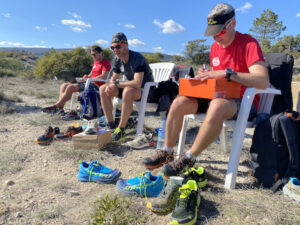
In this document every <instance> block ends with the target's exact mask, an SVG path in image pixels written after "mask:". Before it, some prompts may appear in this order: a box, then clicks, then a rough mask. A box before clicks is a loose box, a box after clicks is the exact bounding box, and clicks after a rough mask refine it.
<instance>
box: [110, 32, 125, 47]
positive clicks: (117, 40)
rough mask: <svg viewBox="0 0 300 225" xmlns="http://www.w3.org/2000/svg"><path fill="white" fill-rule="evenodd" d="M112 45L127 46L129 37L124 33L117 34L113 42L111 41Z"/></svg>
mask: <svg viewBox="0 0 300 225" xmlns="http://www.w3.org/2000/svg"><path fill="white" fill-rule="evenodd" d="M111 43H124V44H127V37H126V36H125V34H124V33H122V32H118V33H115V34H114V36H113V38H112V40H111Z"/></svg>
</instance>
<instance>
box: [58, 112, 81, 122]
mask: <svg viewBox="0 0 300 225" xmlns="http://www.w3.org/2000/svg"><path fill="white" fill-rule="evenodd" d="M61 118H62V119H63V120H66V121H71V120H79V119H80V116H79V115H78V114H77V112H76V111H73V110H70V111H69V112H67V113H64V114H63V115H61Z"/></svg>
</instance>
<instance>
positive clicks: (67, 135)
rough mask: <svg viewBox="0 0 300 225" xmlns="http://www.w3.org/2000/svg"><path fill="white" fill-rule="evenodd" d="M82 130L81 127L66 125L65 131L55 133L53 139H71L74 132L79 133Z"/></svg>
mask: <svg viewBox="0 0 300 225" xmlns="http://www.w3.org/2000/svg"><path fill="white" fill-rule="evenodd" d="M82 131H83V129H82V127H81V126H79V127H73V126H71V127H68V129H67V131H66V132H65V133H60V134H56V135H55V136H54V138H55V140H57V141H67V140H71V139H72V136H73V135H75V134H79V133H81V132H82Z"/></svg>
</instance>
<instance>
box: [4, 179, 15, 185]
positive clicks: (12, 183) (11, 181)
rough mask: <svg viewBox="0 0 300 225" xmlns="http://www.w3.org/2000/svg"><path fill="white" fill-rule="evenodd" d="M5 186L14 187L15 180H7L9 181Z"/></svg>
mask: <svg viewBox="0 0 300 225" xmlns="http://www.w3.org/2000/svg"><path fill="white" fill-rule="evenodd" d="M5 184H6V185H7V186H12V185H14V184H15V182H14V181H13V180H7V181H5Z"/></svg>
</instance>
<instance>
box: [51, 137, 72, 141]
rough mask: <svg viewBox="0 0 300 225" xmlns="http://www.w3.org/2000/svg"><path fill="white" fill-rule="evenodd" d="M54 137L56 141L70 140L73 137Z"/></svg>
mask: <svg viewBox="0 0 300 225" xmlns="http://www.w3.org/2000/svg"><path fill="white" fill-rule="evenodd" d="M54 139H55V140H56V141H69V140H72V137H64V138H57V137H54Z"/></svg>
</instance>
